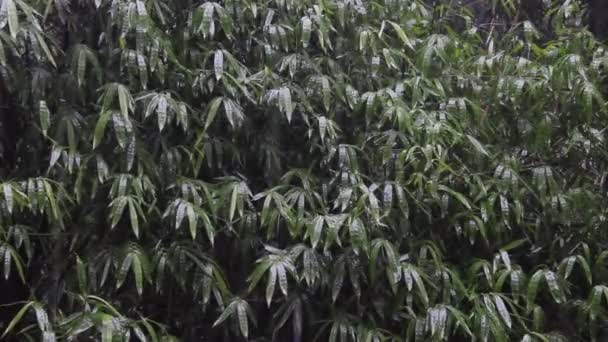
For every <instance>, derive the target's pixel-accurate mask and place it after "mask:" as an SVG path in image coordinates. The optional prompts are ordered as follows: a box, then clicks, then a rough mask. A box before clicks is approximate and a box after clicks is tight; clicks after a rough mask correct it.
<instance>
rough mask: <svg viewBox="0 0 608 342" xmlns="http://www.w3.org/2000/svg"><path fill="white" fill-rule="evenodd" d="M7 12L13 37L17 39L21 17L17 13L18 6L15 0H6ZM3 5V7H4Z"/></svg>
mask: <svg viewBox="0 0 608 342" xmlns="http://www.w3.org/2000/svg"><path fill="white" fill-rule="evenodd" d="M3 5H4V6H6V13H7V15H8V28H9V31H10V33H11V37H12V38H13V39H17V33H19V18H18V15H17V7H16V6H15V1H14V0H5V4H3ZM4 6H2V7H4Z"/></svg>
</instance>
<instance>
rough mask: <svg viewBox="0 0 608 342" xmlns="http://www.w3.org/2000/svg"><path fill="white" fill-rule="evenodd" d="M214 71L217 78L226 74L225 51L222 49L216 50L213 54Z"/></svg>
mask: <svg viewBox="0 0 608 342" xmlns="http://www.w3.org/2000/svg"><path fill="white" fill-rule="evenodd" d="M213 71H214V72H215V79H216V80H218V81H219V80H220V79H221V78H222V75H223V74H224V53H223V52H222V50H216V51H215V54H214V56H213Z"/></svg>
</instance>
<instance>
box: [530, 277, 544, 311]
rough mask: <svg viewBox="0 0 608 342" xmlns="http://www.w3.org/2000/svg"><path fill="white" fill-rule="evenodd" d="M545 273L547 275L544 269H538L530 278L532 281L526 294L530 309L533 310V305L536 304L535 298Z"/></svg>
mask: <svg viewBox="0 0 608 342" xmlns="http://www.w3.org/2000/svg"><path fill="white" fill-rule="evenodd" d="M544 275H545V271H544V270H538V271H536V272H535V273H534V274H533V275H532V277H531V278H530V282H529V283H528V292H527V295H526V301H527V307H528V310H531V309H532V306H533V305H534V304H535V303H534V300H535V299H536V293H537V292H538V287H539V285H540V281H541V279H542V278H543V276H544Z"/></svg>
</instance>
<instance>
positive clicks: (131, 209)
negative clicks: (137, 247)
mask: <svg viewBox="0 0 608 342" xmlns="http://www.w3.org/2000/svg"><path fill="white" fill-rule="evenodd" d="M128 203H129V217H130V219H131V229H133V234H135V237H137V238H139V219H138V217H137V211H136V208H135V206H136V205H137V204H136V203H135V202H134V200H133V199H132V198H129V200H128Z"/></svg>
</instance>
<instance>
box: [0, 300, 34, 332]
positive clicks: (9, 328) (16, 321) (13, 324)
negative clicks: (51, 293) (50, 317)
mask: <svg viewBox="0 0 608 342" xmlns="http://www.w3.org/2000/svg"><path fill="white" fill-rule="evenodd" d="M34 304H36V302H27V303H26V304H25V305H23V306H22V307H21V309H19V311H17V314H15V316H14V317H13V319H12V320H11V321H10V323H9V324H8V326H7V327H6V330H4V333H3V334H2V336H1V338H4V337H6V336H7V335H8V333H10V332H11V331H12V330H13V329H15V327H16V326H17V324H19V322H20V321H21V319H22V318H23V316H24V315H25V313H26V312H27V310H28V309H29V308H30V307H32V306H33V305H34Z"/></svg>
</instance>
